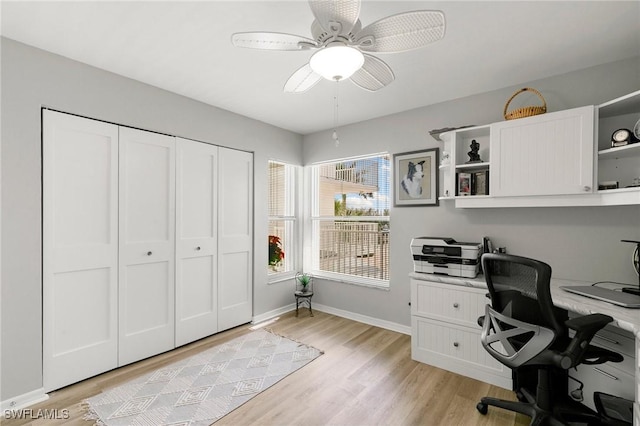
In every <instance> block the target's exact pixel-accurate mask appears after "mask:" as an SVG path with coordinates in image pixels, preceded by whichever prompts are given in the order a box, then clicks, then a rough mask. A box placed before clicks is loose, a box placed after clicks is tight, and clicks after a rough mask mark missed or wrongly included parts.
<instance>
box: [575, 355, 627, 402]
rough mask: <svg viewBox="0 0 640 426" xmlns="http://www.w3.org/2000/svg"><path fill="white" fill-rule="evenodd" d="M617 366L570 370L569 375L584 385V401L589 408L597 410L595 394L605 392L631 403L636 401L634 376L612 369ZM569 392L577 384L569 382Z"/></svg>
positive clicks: (607, 365)
mask: <svg viewBox="0 0 640 426" xmlns="http://www.w3.org/2000/svg"><path fill="white" fill-rule="evenodd" d="M612 365H615V364H600V365H584V364H582V365H579V366H578V367H577V369H576V371H572V370H569V375H570V376H571V377H575V378H577V379H578V380H580V381H582V382H583V383H584V390H583V392H584V401H583V403H584V404H585V405H587V406H588V407H589V408H592V409H594V410H595V405H594V403H593V393H594V392H603V393H608V394H609V395H615V396H619V397H621V398H625V399H628V400H630V401H634V400H635V389H634V383H635V378H634V375H633V374H627V373H625V372H622V371H620V370H618V369H617V368H614V367H612ZM569 386H570V387H569V390H573V389H574V388H575V386H576V383H575V382H574V381H573V380H569Z"/></svg>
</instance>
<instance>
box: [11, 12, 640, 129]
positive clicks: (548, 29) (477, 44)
mask: <svg viewBox="0 0 640 426" xmlns="http://www.w3.org/2000/svg"><path fill="white" fill-rule="evenodd" d="M1 7H2V9H1V15H2V22H1V24H2V26H1V27H0V30H1V33H2V35H3V36H6V37H8V38H11V39H14V40H17V41H21V42H23V43H26V44H29V45H32V46H36V47H39V48H41V49H44V50H48V51H51V52H54V53H57V54H60V55H63V56H66V57H69V58H72V59H75V60H78V61H80V62H84V63H87V64H90V65H93V66H96V67H98V68H102V69H105V70H108V71H112V72H114V73H117V74H120V75H123V76H126V77H129V78H132V79H135V80H139V81H142V82H145V83H148V84H151V85H153V86H157V87H160V88H163V89H166V90H169V91H171V92H175V93H179V94H181V95H184V96H187V97H190V98H193V99H197V100H199V101H202V102H205V103H207V104H210V105H214V106H217V107H220V108H223V109H226V110H229V111H233V112H236V113H238V114H242V115H244V116H247V117H251V118H254V119H257V120H260V121H264V122H266V123H270V124H273V125H275V126H278V127H281V128H285V129H289V130H292V131H294V132H297V133H301V134H308V133H312V132H315V131H319V130H324V129H328V128H331V127H332V126H333V120H334V111H333V103H334V95H335V84H336V83H332V82H329V81H322V82H320V83H319V84H318V85H316V86H315V87H314V88H312V89H311V90H310V91H308V92H307V93H304V94H285V93H283V91H282V88H283V85H284V83H285V81H286V80H287V79H288V77H289V76H290V75H291V74H292V73H293V72H294V71H295V70H297V69H298V68H299V67H300V66H302V65H303V64H305V63H306V62H307V61H308V59H309V57H310V56H311V54H312V53H313V52H312V51H300V52H280V51H259V50H251V49H241V48H236V47H234V46H232V45H231V41H230V39H231V34H232V33H234V32H242V31H273V32H286V33H292V34H298V35H302V36H305V37H310V25H311V22H312V20H313V15H312V14H311V11H310V9H309V7H308V5H307V3H306V2H305V1H278V2H276V1H264V0H263V1H194V2H186V1H164V2H151V1H140V2H130V1H115V2H104V1H99V2H93V1H91V2H90V1H72V2H57V1H43V2H33V1H6V0H3V1H2V3H1ZM421 9H430V10H441V11H443V12H444V13H445V16H446V22H447V28H446V34H445V37H444V39H443V40H441V41H438V42H436V43H433V44H430V45H428V46H426V47H424V48H421V49H418V50H413V51H409V52H403V53H396V54H378V56H379V57H380V58H381V59H383V60H384V61H386V62H387V63H388V64H389V65H390V66H391V68H392V69H393V71H394V73H395V76H396V80H395V81H394V82H393V83H392V84H391V85H389V86H387V87H385V88H384V89H382V90H380V91H378V92H367V91H364V90H362V89H359V88H357V87H356V86H355V85H353V84H352V83H351V82H349V81H345V82H342V83H339V84H340V86H339V100H340V108H339V124H340V125H344V124H348V123H353V122H358V121H362V120H367V119H370V118H374V117H379V116H384V115H388V114H393V113H397V112H401V111H405V110H409V109H413V108H417V107H421V106H425V105H431V104H435V103H438V102H443V101H446V100H450V99H455V98H460V97H464V96H468V95H472V94H476V93H482V92H486V91H489V90H493V89H498V88H503V87H507V86H511V85H517V84H520V83H522V82H527V81H531V80H536V79H539V78H544V77H548V76H551V75H557V74H562V73H565V72H569V71H572V70H576V69H581V68H586V67H589V66H593V65H597V64H602V63H606V62H612V61H615V60H619V59H624V58H629V57H632V56H637V55H640V2H638V1H626V2H614V1H602V2H599V1H567V2H560V1H546V2H541V1H530V2H529V1H495V2H494V1H472V2H464V1H438V2H433V1H369V0H364V3H363V5H362V8H361V14H360V19H361V21H362V24H363V26H366V25H367V24H369V23H372V22H374V21H376V20H378V19H380V18H383V17H386V16H388V15H392V14H397V13H400V12H405V11H409V10H421Z"/></svg>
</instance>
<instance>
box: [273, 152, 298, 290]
mask: <svg viewBox="0 0 640 426" xmlns="http://www.w3.org/2000/svg"><path fill="white" fill-rule="evenodd" d="M297 170H298V167H296V166H292V165H290V164H284V163H279V162H276V161H269V200H268V203H269V263H268V268H269V274H270V275H275V274H282V275H285V274H286V273H293V272H295V271H296V266H297V258H298V256H297V252H298V246H299V244H298V235H299V232H298V221H297V219H296V214H297V213H296V212H297V210H298V209H296V175H297ZM270 278H273V277H270Z"/></svg>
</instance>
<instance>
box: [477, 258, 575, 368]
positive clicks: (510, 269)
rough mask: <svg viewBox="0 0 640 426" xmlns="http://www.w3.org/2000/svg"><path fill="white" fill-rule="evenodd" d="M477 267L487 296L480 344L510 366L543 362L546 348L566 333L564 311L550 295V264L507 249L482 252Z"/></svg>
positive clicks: (544, 361)
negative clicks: (481, 268)
mask: <svg viewBox="0 0 640 426" xmlns="http://www.w3.org/2000/svg"><path fill="white" fill-rule="evenodd" d="M482 267H483V271H484V274H485V279H486V282H487V287H488V289H489V293H490V296H491V305H487V307H486V312H485V316H484V319H483V330H482V334H481V341H482V345H483V346H484V348H485V349H486V350H487V351H488V352H489V353H490V354H491V355H492V356H493V357H494V358H496V359H497V360H498V361H500V362H501V363H503V364H505V365H507V366H509V367H511V368H516V367H520V366H522V365H526V364H546V363H549V362H550V360H551V358H550V357H551V355H552V353H551V352H549V351H547V349H549V348H551V347H552V346H553V344H554V342H557V341H563V340H565V339H563V337H566V336H567V334H568V331H567V327H566V326H565V325H564V321H565V320H566V316H567V312H566V311H564V310H561V309H557V308H555V307H554V306H553V301H552V299H551V290H550V282H551V267H550V266H549V265H547V264H546V263H544V262H540V261H538V260H534V259H529V258H526V257H521V256H513V255H507V254H484V255H482Z"/></svg>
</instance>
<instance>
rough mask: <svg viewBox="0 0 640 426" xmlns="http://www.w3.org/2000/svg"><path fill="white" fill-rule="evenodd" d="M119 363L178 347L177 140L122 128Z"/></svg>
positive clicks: (123, 363)
mask: <svg viewBox="0 0 640 426" xmlns="http://www.w3.org/2000/svg"><path fill="white" fill-rule="evenodd" d="M119 166H120V193H119V196H120V231H119V232H120V241H119V243H120V244H119V245H120V266H119V289H120V291H119V304H118V309H119V320H120V321H119V345H120V347H119V356H118V361H119V365H125V364H128V363H131V362H134V361H137V360H140V359H143V358H147V357H149V356H152V355H155V354H158V353H161V352H164V351H167V350H170V349H173V348H174V330H175V324H174V311H175V308H174V303H175V295H174V292H175V285H174V283H175V277H174V265H175V231H174V230H175V140H174V138H173V137H170V136H165V135H160V134H156V133H152V132H145V131H141V130H136V129H130V128H124V127H121V128H120V163H119Z"/></svg>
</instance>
